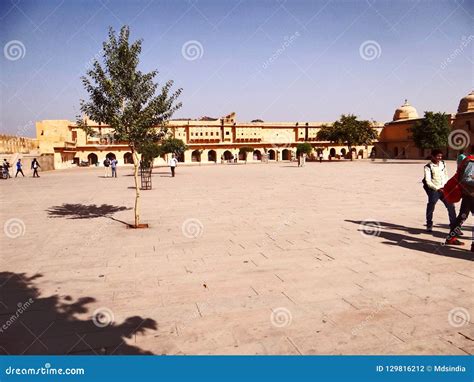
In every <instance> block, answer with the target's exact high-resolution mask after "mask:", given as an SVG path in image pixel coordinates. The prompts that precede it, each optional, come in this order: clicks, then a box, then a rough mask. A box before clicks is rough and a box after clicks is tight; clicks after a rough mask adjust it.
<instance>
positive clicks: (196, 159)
mask: <svg viewBox="0 0 474 382" xmlns="http://www.w3.org/2000/svg"><path fill="white" fill-rule="evenodd" d="M191 162H201V153H200V152H199V150H194V151H193V152H192V153H191Z"/></svg>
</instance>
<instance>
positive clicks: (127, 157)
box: [87, 152, 133, 166]
mask: <svg viewBox="0 0 474 382" xmlns="http://www.w3.org/2000/svg"><path fill="white" fill-rule="evenodd" d="M105 157H106V158H108V159H109V160H112V159H117V156H116V155H115V154H114V153H108V154H107V155H106V156H105ZM87 161H88V162H89V165H91V166H94V165H95V164H97V163H98V162H99V157H98V156H97V154H95V153H90V154H89V155H88V156H87ZM123 163H124V164H133V156H132V153H130V152H127V153H125V154H123Z"/></svg>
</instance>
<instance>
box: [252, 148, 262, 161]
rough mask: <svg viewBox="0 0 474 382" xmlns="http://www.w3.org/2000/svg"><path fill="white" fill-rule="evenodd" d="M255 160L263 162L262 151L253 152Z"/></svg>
mask: <svg viewBox="0 0 474 382" xmlns="http://www.w3.org/2000/svg"><path fill="white" fill-rule="evenodd" d="M253 160H262V153H261V152H260V150H255V151H254V152H253Z"/></svg>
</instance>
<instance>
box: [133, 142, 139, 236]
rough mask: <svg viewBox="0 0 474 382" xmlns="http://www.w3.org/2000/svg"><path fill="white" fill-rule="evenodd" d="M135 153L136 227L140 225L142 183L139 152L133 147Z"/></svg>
mask: <svg viewBox="0 0 474 382" xmlns="http://www.w3.org/2000/svg"><path fill="white" fill-rule="evenodd" d="M132 155H133V167H134V169H133V170H134V171H133V177H134V179H135V228H138V226H139V225H140V203H139V202H140V185H139V184H138V166H139V160H138V153H137V152H136V151H135V150H134V149H133V148H132Z"/></svg>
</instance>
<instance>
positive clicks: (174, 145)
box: [159, 137, 188, 156]
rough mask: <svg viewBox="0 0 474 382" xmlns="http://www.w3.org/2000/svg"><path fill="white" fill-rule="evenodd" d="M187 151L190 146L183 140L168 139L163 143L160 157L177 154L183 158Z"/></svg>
mask: <svg viewBox="0 0 474 382" xmlns="http://www.w3.org/2000/svg"><path fill="white" fill-rule="evenodd" d="M187 149H188V146H186V144H185V143H184V142H183V141H182V140H181V139H177V138H174V137H168V138H166V139H164V140H163V141H162V142H161V145H160V154H159V155H163V154H175V155H176V156H181V155H182V154H183V153H184V152H185V151H186V150H187Z"/></svg>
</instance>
